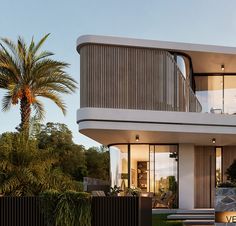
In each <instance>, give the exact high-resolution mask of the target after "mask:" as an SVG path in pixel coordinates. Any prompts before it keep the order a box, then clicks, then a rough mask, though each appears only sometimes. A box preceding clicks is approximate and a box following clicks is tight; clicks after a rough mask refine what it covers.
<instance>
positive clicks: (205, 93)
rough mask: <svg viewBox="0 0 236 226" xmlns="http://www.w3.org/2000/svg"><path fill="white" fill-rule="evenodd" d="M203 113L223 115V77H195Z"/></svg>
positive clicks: (197, 94)
mask: <svg viewBox="0 0 236 226" xmlns="http://www.w3.org/2000/svg"><path fill="white" fill-rule="evenodd" d="M195 84H196V96H197V98H198V100H199V102H200V103H201V105H202V112H211V113H223V112H224V109H223V76H221V75H220V76H195Z"/></svg>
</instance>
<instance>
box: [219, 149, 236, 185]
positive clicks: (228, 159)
mask: <svg viewBox="0 0 236 226" xmlns="http://www.w3.org/2000/svg"><path fill="white" fill-rule="evenodd" d="M222 156H223V158H222V159H223V161H222V173H223V182H226V181H227V176H226V174H225V173H226V170H227V169H228V168H229V167H230V166H231V164H232V163H233V161H234V160H236V146H224V147H223V152H222Z"/></svg>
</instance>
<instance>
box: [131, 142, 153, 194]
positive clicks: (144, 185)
mask: <svg viewBox="0 0 236 226" xmlns="http://www.w3.org/2000/svg"><path fill="white" fill-rule="evenodd" d="M130 150H131V153H130V167H131V169H130V185H131V187H138V188H140V189H141V191H142V192H149V190H150V189H149V186H150V178H149V145H148V144H143V145H142V144H141V145H140V144H139V145H131V146H130Z"/></svg>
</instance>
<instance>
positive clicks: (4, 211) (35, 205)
mask: <svg viewBox="0 0 236 226" xmlns="http://www.w3.org/2000/svg"><path fill="white" fill-rule="evenodd" d="M151 205H152V200H151V198H146V197H93V199H92V226H151V225H152V224H151V219H152V208H151ZM0 226H46V223H45V222H44V217H43V216H42V214H41V207H40V198H39V197H0ZM65 226H66V225H65Z"/></svg>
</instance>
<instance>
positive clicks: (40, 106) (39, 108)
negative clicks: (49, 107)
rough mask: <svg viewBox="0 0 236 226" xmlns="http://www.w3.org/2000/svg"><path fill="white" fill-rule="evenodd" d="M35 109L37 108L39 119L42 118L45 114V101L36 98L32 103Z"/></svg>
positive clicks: (37, 117) (36, 115) (36, 112)
mask: <svg viewBox="0 0 236 226" xmlns="http://www.w3.org/2000/svg"><path fill="white" fill-rule="evenodd" d="M32 106H33V109H34V110H35V117H36V119H37V120H42V119H43V118H44V115H45V109H44V106H43V103H42V102H41V101H40V100H38V99H36V100H35V102H34V103H33V104H32Z"/></svg>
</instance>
